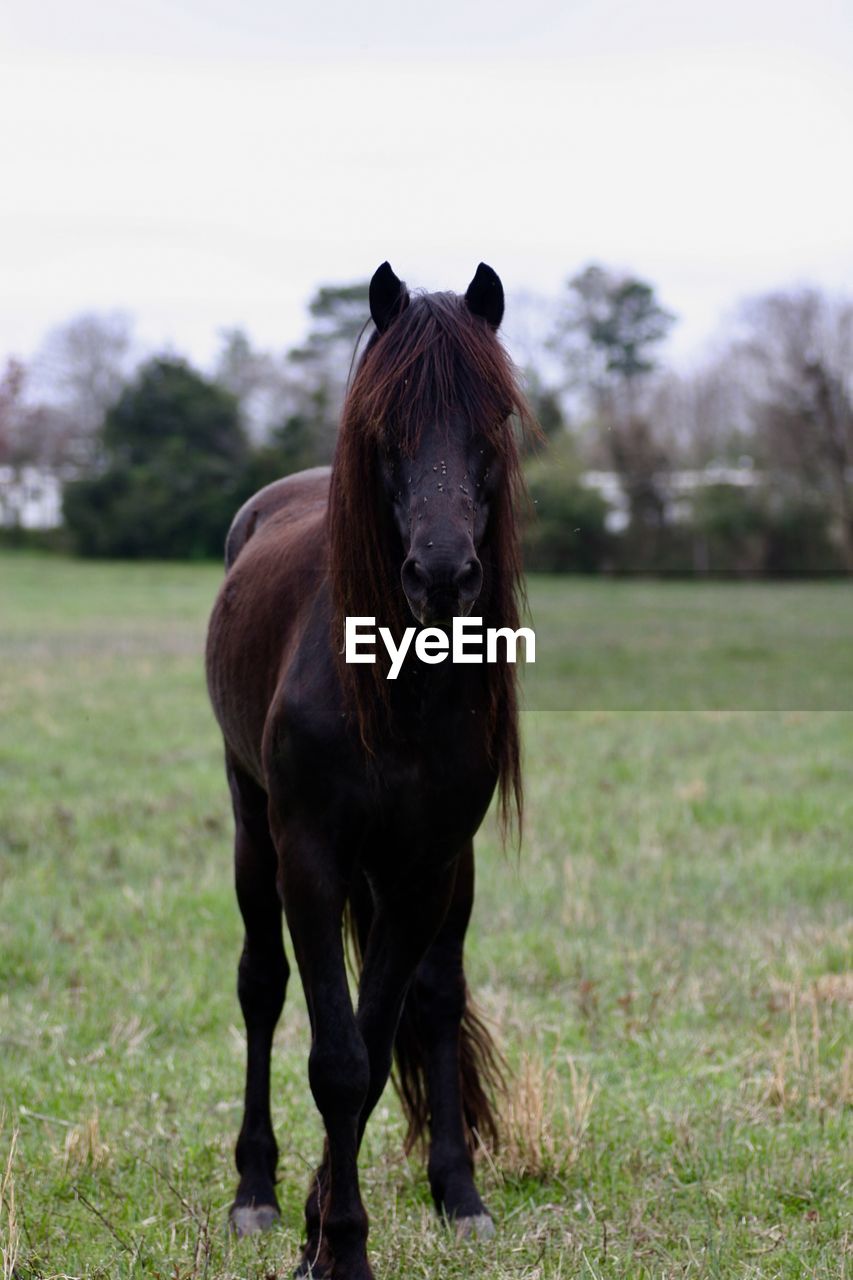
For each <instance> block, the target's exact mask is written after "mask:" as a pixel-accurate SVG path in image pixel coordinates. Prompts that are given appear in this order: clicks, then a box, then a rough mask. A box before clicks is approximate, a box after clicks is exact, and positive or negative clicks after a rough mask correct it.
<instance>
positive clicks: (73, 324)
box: [33, 311, 134, 461]
mask: <svg viewBox="0 0 853 1280" xmlns="http://www.w3.org/2000/svg"><path fill="white" fill-rule="evenodd" d="M132 329H133V326H132V321H131V319H130V317H129V316H127V315H126V314H125V313H124V312H119V311H115V312H108V313H105V314H96V313H87V314H84V315H79V316H76V317H75V318H74V319H72V320H69V321H68V322H67V323H66V324H63V325H60V326H59V327H58V328H56V329H53V330H52V331H51V332H50V333H49V334H48V336H47V338H46V339H45V341H44V343H43V345H42V347H41V350H40V351H39V353H38V355H37V356H36V358H35V360H34V362H33V375H34V377H33V381H34V383H35V385H36V388H37V391H38V393H39V396H40V398H41V399H43V400H46V401H47V402H48V403H49V404H51V405H54V406H56V407H57V408H59V409H60V410H62V412H63V415H64V417H65V418H66V420H67V421H68V422H69V423H70V424H71V434H72V436H73V449H74V451H75V452H76V454H77V455H78V458H79V460H80V461H88V460H89V458H90V456H91V453H92V449H93V447H94V444H93V442H94V439H95V435H96V432H97V430H98V428H99V427H100V426H101V424H102V422H103V420H104V416H105V415H106V412H107V410H108V409H109V408H110V407H111V406H112V405H113V404H115V402H116V400H117V399H118V397H119V396H120V394H121V392H122V390H123V388H124V387H125V386H126V385H127V382H128V380H129V378H130V376H131V373H132V371H133V367H134V358H133V339H132Z"/></svg>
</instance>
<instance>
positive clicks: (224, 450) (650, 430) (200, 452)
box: [0, 265, 853, 574]
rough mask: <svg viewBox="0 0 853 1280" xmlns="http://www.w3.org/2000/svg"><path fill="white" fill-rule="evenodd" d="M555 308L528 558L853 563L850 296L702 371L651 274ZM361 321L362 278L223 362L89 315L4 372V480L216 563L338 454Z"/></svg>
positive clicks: (767, 316) (626, 563) (108, 528)
mask: <svg viewBox="0 0 853 1280" xmlns="http://www.w3.org/2000/svg"><path fill="white" fill-rule="evenodd" d="M551 310H552V322H551V324H550V332H549V334H548V336H547V338H546V339H545V340H544V341H543V342H542V343H541V345H540V347H539V349H537V350H534V351H532V352H530V353H529V354H528V358H527V360H526V362H525V364H526V367H525V369H524V373H525V377H526V382H527V387H528V392H529V396H530V399H531V401H532V402H533V406H534V409H535V411H536V413H537V416H538V418H539V421H540V423H541V425H542V428H543V432H544V435H545V437H546V442H547V443H546V446H545V447H544V449H542V450H539V451H537V452H536V453H534V454H531V456H530V457H529V458H527V459H526V472H527V478H528V485H529V489H530V491H531V495H532V499H533V510H534V518H533V519H532V520H531V522H530V525H529V529H528V534H527V560H528V565H529V566H530V567H531V568H534V569H544V570H550V571H555V572H561V571H581V572H595V571H601V570H610V571H616V572H631V571H658V572H660V571H663V572H666V571H670V572H687V573H689V572H723V573H744V574H751V573H767V572H806V573H808V572H820V571H835V572H837V571H846V572H851V571H853V302H851V301H850V300H847V299H836V298H831V297H829V296H827V295H825V294H823V293H821V292H819V291H818V290H815V289H811V288H800V289H795V290H787V291H779V292H775V293H769V294H765V295H763V296H761V297H757V298H754V299H751V300H748V301H747V302H745V303H743V304H742V305H741V306H740V308H739V309H738V310H737V311H736V312H735V313H734V315H733V318H732V320H731V323H730V326H729V331H728V332H727V334H726V335H725V340H724V341H723V342H722V343H721V344H719V345H718V348H717V350H716V352H715V354H714V355H713V356H712V357H711V358H709V359H708V360H706V361H705V363H704V364H703V365H702V366H701V367H699V368H698V369H695V370H694V371H692V372H690V373H686V374H685V373H680V374H679V373H676V372H674V371H672V370H671V369H668V368H666V367H665V365H664V364H663V363H662V360H661V351H662V348H663V344H664V342H665V339H666V338H667V336H668V335H669V333H670V331H671V329H672V327H673V325H674V324H675V323H676V317H675V316H674V315H673V314H672V312H671V311H670V310H669V309H668V308H667V307H666V306H665V305H664V304H663V302H662V301H661V300H660V299H659V298H658V296H657V293H656V290H655V289H654V287H653V286H652V285H651V284H649V283H648V282H646V281H643V280H640V279H638V278H636V277H634V276H631V275H628V274H624V273H620V272H617V271H613V270H610V269H607V268H605V267H602V266H598V265H590V266H588V267H587V268H586V269H585V270H583V271H582V272H580V273H579V274H577V275H575V276H574V277H572V278H571V279H570V280H569V281H568V282H567V284H566V287H565V289H564V290H563V293H562V296H561V297H560V298H559V299H558V300H556V303H555V304H552V308H551ZM367 314H368V306H367V284H366V282H365V283H359V284H355V285H347V286H333V285H329V286H324V287H322V288H320V289H319V290H318V291H317V293H316V294H315V296H314V297H313V299H312V300H311V302H310V305H309V310H308V325H307V331H306V334H305V338H304V340H303V341H302V342H301V343H300V344H299V345H297V346H296V347H294V348H291V349H289V350H287V351H285V352H282V353H275V352H270V351H265V350H260V349H258V348H257V347H256V346H254V345H253V343H252V342H251V340H250V339H249V337H248V336H247V335H246V334H245V333H244V332H243V331H242V330H240V329H232V330H228V331H225V332H223V333H222V335H221V343H220V349H219V351H218V353H217V356H216V359H215V361H214V364H213V367H212V368H211V369H210V370H208V371H201V370H198V369H195V368H193V367H192V366H191V365H190V363H189V362H188V361H186V360H185V359H183V358H182V357H180V356H178V355H174V354H167V355H158V356H155V357H153V358H148V359H145V360H143V361H141V362H140V361H139V360H138V358H136V357H135V353H134V342H133V328H132V323H131V321H130V319H129V318H128V317H126V316H124V315H121V314H113V315H105V316H104V315H100V316H99V315H90V316H81V317H78V318H76V319H75V320H73V321H71V322H70V323H68V324H67V325H64V326H62V327H60V328H59V329H58V330H56V331H54V332H53V333H52V334H51V335H50V336H49V338H48V340H47V341H46V342H45V344H44V346H43V348H42V350H41V351H40V352H39V353H38V355H37V357H36V358H34V360H32V361H31V362H30V363H29V364H28V365H25V364H24V363H23V362H21V361H20V360H16V359H9V360H8V361H7V362H6V365H5V369H4V370H3V372H2V375H0V468H5V470H6V472H7V473H10V474H14V473H15V471H16V470H17V471H21V470H22V469H23V468H24V467H26V466H31V467H38V468H44V469H48V470H50V471H52V472H53V473H55V474H58V475H60V476H61V477H62V480H63V484H64V500H63V511H64V520H65V531H64V534H63V536H64V537H65V539H66V540H67V541H68V542H70V544H71V545H72V546H73V547H74V548H75V549H76V550H77V551H79V552H80V553H82V554H86V555H111V556H158V557H159V556H164V557H206V556H213V555H219V554H221V549H222V543H223V538H224V533H225V531H226V529H227V527H228V523H229V521H230V519H231V517H232V515H233V513H234V511H235V510H236V508H237V507H238V506H239V505H240V503H241V502H242V501H243V500H245V498H247V497H248V496H249V495H250V494H251V493H252V492H254V491H255V490H256V489H257V488H258V487H260V486H261V485H263V484H265V483H268V482H269V481H270V480H273V479H275V478H277V477H278V476H280V475H283V474H287V473H288V472H291V471H295V470H299V469H301V468H303V467H306V466H313V465H317V464H321V463H325V462H328V461H330V459H331V457H332V454H333V451H334V444H335V435H336V429H337V419H338V413H339V410H340V405H341V402H342V399H343V395H344V392H345V387H346V380H347V375H348V373H349V370H350V367H351V361H352V358H353V352H354V350H355V347H356V344H357V342H358V340H359V337H360V335H361V334H362V332H363V330H364V324H365V318H366V316H367ZM8 522H9V521H8V518H7V523H8ZM7 532H8V531H7Z"/></svg>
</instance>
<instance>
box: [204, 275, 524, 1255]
mask: <svg viewBox="0 0 853 1280" xmlns="http://www.w3.org/2000/svg"><path fill="white" fill-rule="evenodd" d="M503 306H504V301H503V289H502V286H501V283H500V280H499V279H498V277H497V276H496V274H495V273H494V271H492V270H491V268H490V267H487V266H485V264H482V263H481V265H480V266H479V267H478V269H477V273H476V275H475V277H474V279H473V281H472V283H471V285H470V287H469V288H468V291H467V293H466V294H465V296H464V298H463V297H460V296H458V295H456V294H452V293H436V294H422V295H413V296H410V295H409V293H408V291H407V290H406V288H405V286H404V285H403V284H402V282H401V281H400V280H398V279H397V277H396V276H395V274H394V272H393V271H392V270H391V268H390V266H389V265H388V263H387V262H386V263H383V265H382V266H381V267H380V268H379V269H378V271H377V272H376V274H375V275H374V277H373V279H372V281H371V285H370V311H371V315H372V318H373V322H374V325H375V332H373V334H372V336H371V337H370V340H369V341H368V343H367V345H366V348H365V351H364V354H363V356H362V358H361V360H360V362H359V364H358V367H357V369H356V372H355V375H354V377H353V380H352V384H351V387H350V390H349V393H348V395H347V399H346V403H345V405H344V410H343V416H342V422H341V429H340V435H339V440H338V445H337V450H336V454H335V459H334V464H333V466H332V468H331V471H329V470H327V469H325V468H324V469H317V470H314V471H307V472H303V473H300V474H298V475H294V476H289V477H287V478H286V479H284V480H280V481H278V482H277V483H275V484H273V485H270V486H268V487H267V488H266V489H264V490H262V491H261V492H260V493H259V494H257V495H256V496H255V497H254V498H253V499H251V500H250V501H249V502H248V503H246V505H245V506H244V507H243V508H242V510H241V511H240V512H239V513H238V515H237V516H236V518H235V520H234V523H233V525H232V527H231V531H230V533H229V535H228V542H227V550H226V561H227V567H228V574H227V577H226V579H225V582H224V584H223V587H222V590H221V591H220V594H219V598H218V600H217V602H216V605H215V608H214V611H213V616H212V618H211V622H210V631H209V636H208V648H207V673H208V685H209V689H210V696H211V699H212V702H213V707H214V711H215V713H216V717H217V719H218V721H219V724H220V726H221V729H222V733H223V736H224V739H225V755H226V769H227V774H228V782H229V786H230V789H231V797H232V801H233V807H234V818H235V822H236V884H237V896H238V899H239V904H240V910H241V912H242V916H243V920H244V923H245V943H244V947H243V953H242V957H241V960H240V966H239V981H238V990H239V996H240V1003H241V1006H242V1010H243V1016H244V1018H245V1022H246V1032H247V1041H248V1063H247V1075H246V1096H245V1113H244V1118H243V1125H242V1128H241V1130H240V1136H239V1139H238V1142H237V1167H238V1170H239V1173H240V1182H239V1186H238V1188H237V1195H236V1198H235V1201H234V1205H233V1207H232V1210H231V1222H232V1225H233V1227H234V1229H235V1230H236V1231H237V1232H238V1233H239V1234H241V1235H242V1234H246V1233H248V1232H251V1231H255V1230H259V1229H261V1228H263V1227H265V1226H268V1225H269V1224H270V1223H271V1222H273V1221H274V1220H275V1218H276V1217H277V1216H278V1205H277V1201H276V1195H275V1188H274V1183H275V1175H276V1161H277V1156H278V1149H277V1146H276V1142H275V1138H274V1136H273V1131H272V1125H271V1122H270V1106H269V1082H270V1076H269V1071H270V1050H271V1045H272V1038H273V1030H274V1028H275V1025H276V1021H277V1019H278V1017H279V1014H280V1012H281V1009H282V1005H283V1002H284V994H285V986H286V983H287V978H288V964H287V960H286V958H285V953H284V948H283V945H282V919H281V911H282V905H283V907H284V913H285V916H286V918H287V924H288V928H289V931H290V937H291V940H292V943H293V950H294V953H295V956H296V961H297V964H298V966H299V972H300V975H301V978H302V982H303V985H304V988H305V995H306V1000H307V1004H308V1010H309V1015H310V1020H311V1033H312V1036H311V1051H310V1056H309V1060H308V1074H309V1080H310V1084H311V1091H312V1093H313V1095H314V1100H315V1102H316V1104H317V1107H318V1108H319V1110H320V1112H321V1114H322V1117H323V1121H324V1124H325V1128H326V1135H327V1137H326V1143H325V1149H324V1152H323V1157H322V1162H321V1164H320V1167H319V1169H318V1170H317V1173H316V1175H315V1176H314V1178H313V1180H312V1183H311V1187H310V1190H309V1195H308V1200H307V1204H306V1211H305V1212H306V1221H307V1243H306V1246H305V1250H304V1253H303V1257H302V1261H301V1264H300V1268H299V1274H302V1275H313V1276H328V1277H334V1280H366V1278H367V1277H370V1276H371V1274H372V1273H371V1270H370V1266H369V1264H368V1261H367V1253H366V1247H365V1246H366V1239H367V1215H366V1214H365V1211H364V1207H363V1205H362V1202H361V1196H360V1194H359V1184H358V1171H357V1157H358V1150H359V1144H360V1142H361V1138H362V1134H363V1132H364V1127H365V1124H366V1123H367V1119H368V1117H369V1116H370V1113H371V1111H372V1110H373V1108H374V1107H375V1105H376V1103H377V1101H378V1099H379V1097H380V1095H381V1093H382V1090H383V1088H384V1086H385V1083H386V1081H387V1079H388V1075H389V1072H390V1069H391V1063H392V1055H393V1054H394V1053H396V1059H397V1082H398V1088H399V1091H400V1095H401V1098H402V1101H403V1105H404V1108H405V1110H406V1113H407V1117H408V1120H409V1139H408V1140H409V1142H410V1143H412V1142H414V1141H415V1140H416V1139H417V1138H418V1137H420V1136H425V1135H426V1133H427V1131H428V1136H429V1161H428V1170H429V1180H430V1186H431V1189H432V1194H433V1197H434V1199H435V1204H436V1208H437V1209H438V1211H439V1212H440V1213H441V1214H443V1215H446V1217H447V1218H449V1219H452V1220H455V1223H456V1227H457V1230H458V1231H459V1232H460V1233H461V1234H471V1233H478V1234H490V1233H491V1231H492V1230H493V1228H492V1222H491V1218H490V1217H489V1215H488V1212H487V1210H486V1208H485V1206H484V1205H483V1202H482V1200H481V1199H480V1196H479V1194H478V1192H477V1189H476V1187H475V1185H474V1178H473V1159H472V1150H473V1145H474V1142H475V1140H476V1136H477V1135H481V1136H485V1137H488V1136H490V1135H492V1136H493V1135H494V1133H495V1117H494V1112H493V1107H492V1102H491V1097H493V1096H494V1089H495V1086H496V1083H497V1082H498V1081H499V1075H500V1065H499V1060H498V1058H497V1056H496V1054H495V1051H494V1048H493V1046H492V1044H491V1041H490V1038H489V1036H488V1033H487V1032H486V1030H485V1028H484V1027H483V1024H482V1023H481V1022H480V1021H479V1019H478V1018H477V1016H476V1014H475V1013H474V1011H473V1009H472V1007H471V1004H470V1001H469V999H468V994H467V987H466V983H465V976H464V972H463V942H464V937H465V931H466V928H467V925H468V920H469V917H470V914H471V907H472V902H473V896H474V853H473V837H474V834H475V832H476V831H477V829H478V827H479V825H480V823H481V821H482V819H483V816H484V814H485V813H486V810H487V808H488V806H489V803H490V801H491V799H492V796H493V793H494V791H495V789H496V787H497V788H498V790H499V794H500V807H501V815H502V819H503V822H504V824H505V825H506V824H507V823H509V822H511V821H512V819H513V817H515V816H517V818H518V820H519V821H520V816H521V815H520V810H521V776H520V765H519V737H518V714H517V702H516V684H515V667H514V666H513V665H510V664H509V663H507V662H500V663H497V664H494V665H461V664H453V663H451V662H449V661H446V662H443V663H442V664H441V665H426V664H424V663H422V662H421V661H419V660H418V658H417V657H416V656H415V654H414V652H413V651H412V652H410V653H409V655H408V656H407V658H406V660H405V664H404V666H403V669H402V671H401V672H400V675H399V677H398V678H397V679H396V680H394V681H390V680H388V679H387V678H386V677H387V662H384V663H383V658H382V646H378V647H377V651H376V653H377V662H376V663H375V664H374V665H351V664H347V663H346V662H345V661H344V657H343V654H342V649H343V635H344V619H345V618H346V617H348V616H349V617H352V616H361V617H364V616H369V617H374V618H375V619H376V625H377V627H378V626H386V627H388V628H390V630H391V632H392V633H393V634H394V635H395V636H396V637H397V638H398V639H399V636H400V635H401V634H402V632H403V630H404V629H405V627H406V625H407V621H408V623H409V624H410V623H411V618H410V617H409V611H411V613H412V614H414V616H415V618H416V619H417V621H418V622H420V623H422V624H431V625H441V626H446V625H447V624H448V622H449V620H450V619H452V618H453V617H455V616H457V615H460V614H464V613H469V612H470V611H471V609H472V608H473V607H474V606H475V605H476V608H477V615H478V616H482V618H483V621H484V624H485V625H487V626H495V627H506V626H509V627H512V628H515V627H517V626H518V613H519V595H520V592H521V589H522V588H521V577H520V561H519V545H518V531H517V524H516V509H517V496H518V488H519V483H520V480H519V463H518V435H519V428H520V427H521V430H523V429H524V428H525V427H530V428H532V427H533V424H532V420H531V418H530V415H529V411H528V409H527V406H526V404H525V401H524V398H523V396H522V395H521V393H520V391H519V387H518V384H517V381H516V378H515V375H514V371H513V368H512V365H511V363H510V361H509V359H508V357H507V355H506V353H505V351H504V349H503V347H502V346H501V344H500V342H499V340H498V338H497V336H496V330H497V328H498V326H499V324H500V321H501V318H502V315H503ZM533 429H535V428H533ZM344 925H348V926H349V928H350V930H351V933H352V936H353V939H354V941H355V943H356V949H357V952H358V955H359V959H360V984H359V993H358V1007H357V1010H355V1011H354V1010H353V1007H352V1002H351V1000H350V995H349V990H348V986H347V978H346V969H345V951H344V936H343V935H344V928H343V926H344Z"/></svg>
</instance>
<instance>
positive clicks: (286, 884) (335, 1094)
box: [276, 825, 372, 1280]
mask: <svg viewBox="0 0 853 1280" xmlns="http://www.w3.org/2000/svg"><path fill="white" fill-rule="evenodd" d="M276 844H277V846H278V847H279V850H280V854H281V865H282V890H283V897H284V908H285V914H286V916H287V923H288V928H289V930H290V935H291V938H292V940H293V947H294V952H295V955H296V960H297V963H298V965H299V972H300V975H301V977H302V983H303V986H304V989H305V998H306V1002H307V1004H308V1013H309V1017H310V1019H311V1052H310V1054H309V1058H308V1078H309V1082H310V1085H311V1092H312V1094H313V1096H314V1101H315V1102H316V1104H317V1108H318V1110H319V1112H320V1114H321V1116H322V1117H323V1124H324V1126H325V1129H326V1150H325V1158H324V1161H323V1165H322V1166H321V1169H320V1170H319V1171H318V1175H317V1177H316V1179H315V1182H314V1183H313V1184H312V1188H311V1191H310V1192H309V1196H308V1202H307V1204H306V1207H305V1216H306V1225H307V1228H308V1239H307V1243H306V1246H305V1250H304V1252H303V1256H302V1261H301V1263H300V1266H299V1269H298V1271H297V1275H303V1276H309V1275H310V1276H312V1277H330V1278H331V1280H372V1272H371V1270H370V1266H369V1264H368V1261H367V1251H366V1242H367V1229H368V1222H367V1214H366V1213H365V1210H364V1206H363V1204H362V1201H361V1193H360V1191H359V1183H358V1166H357V1157H358V1139H359V1132H358V1124H359V1115H360V1113H361V1110H362V1107H363V1105H364V1100H365V1098H366V1096H367V1091H368V1086H369V1083H370V1067H369V1062H368V1055H367V1050H366V1048H365V1046H364V1041H363V1040H362V1036H361V1033H360V1031H359V1028H358V1025H357V1023H356V1019H355V1014H354V1012H353V1007H352V1001H351V1000H350V995H349V987H348V984H347V978H346V966H345V962H344V950H343V940H342V936H341V921H342V917H343V908H344V902H345V897H346V892H345V884H344V878H343V876H342V875H341V872H340V869H339V864H338V863H337V861H336V858H335V856H334V853H333V851H332V849H331V847H330V845H329V843H328V842H326V841H325V840H323V839H321V838H318V837H317V836H316V835H314V834H313V833H311V834H309V833H308V832H306V831H305V830H304V829H297V828H296V827H295V825H289V826H285V827H283V828H282V830H281V832H280V833H279V832H276Z"/></svg>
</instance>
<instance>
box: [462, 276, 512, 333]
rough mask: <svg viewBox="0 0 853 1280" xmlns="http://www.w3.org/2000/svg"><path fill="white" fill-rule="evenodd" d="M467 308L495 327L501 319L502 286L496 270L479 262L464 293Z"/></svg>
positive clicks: (502, 304)
mask: <svg viewBox="0 0 853 1280" xmlns="http://www.w3.org/2000/svg"><path fill="white" fill-rule="evenodd" d="M465 301H466V302H467V304H468V310H469V311H470V312H471V313H472V314H473V315H475V316H481V317H482V318H483V319H484V320H486V321H488V323H489V324H490V325H491V326H492V328H493V329H497V328H499V326H500V323H501V320H503V314H504V288H503V285H502V284H501V282H500V278H499V276H498V274H497V272H496V271H493V270H492V268H491V267H488V266H486V264H485V262H481V263H480V265H479V267H478V268H477V272H476V274H475V276H474V279H473V280H472V281H471V283H470V284H469V285H468V292H467V293H466V294H465Z"/></svg>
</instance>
